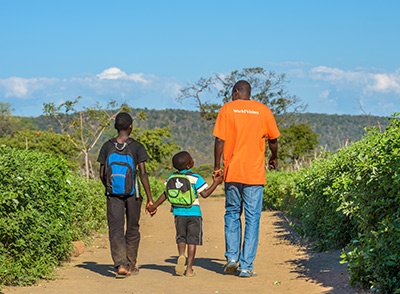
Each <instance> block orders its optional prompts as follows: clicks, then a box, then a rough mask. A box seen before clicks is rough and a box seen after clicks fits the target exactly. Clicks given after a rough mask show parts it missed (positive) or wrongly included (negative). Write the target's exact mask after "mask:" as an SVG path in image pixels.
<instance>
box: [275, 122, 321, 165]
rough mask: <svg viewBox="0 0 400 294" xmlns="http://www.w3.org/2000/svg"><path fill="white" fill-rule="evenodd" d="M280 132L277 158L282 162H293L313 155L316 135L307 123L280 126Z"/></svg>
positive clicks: (316, 144)
mask: <svg viewBox="0 0 400 294" xmlns="http://www.w3.org/2000/svg"><path fill="white" fill-rule="evenodd" d="M280 132H281V136H280V137H279V159H280V160H281V162H282V163H286V164H288V163H289V164H294V163H296V162H298V161H299V160H306V159H310V158H312V157H313V155H314V150H315V148H316V147H317V146H318V135H317V134H316V133H314V132H313V131H312V130H311V126H310V125H309V124H304V123H302V124H291V125H290V126H289V127H288V128H281V129H280Z"/></svg>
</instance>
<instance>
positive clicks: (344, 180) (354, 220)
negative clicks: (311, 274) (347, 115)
mask: <svg viewBox="0 0 400 294" xmlns="http://www.w3.org/2000/svg"><path fill="white" fill-rule="evenodd" d="M399 167H400V119H399V114H396V115H394V116H393V117H392V118H391V119H390V125H389V126H388V127H387V128H386V131H385V132H383V133H382V132H380V131H379V130H377V129H375V130H372V131H369V132H368V133H367V134H366V135H365V136H364V138H362V139H361V140H360V141H358V142H355V143H353V144H351V145H350V146H348V147H345V148H342V149H340V150H339V151H338V152H337V153H336V154H327V155H326V156H325V157H324V158H321V159H318V160H316V161H315V162H314V163H313V164H312V166H311V167H310V168H308V169H305V170H303V171H301V172H299V174H298V176H297V177H296V178H297V179H296V181H295V200H294V204H293V205H292V206H290V211H291V213H292V215H294V216H296V217H297V218H299V219H300V220H301V222H302V226H301V230H302V232H303V233H304V234H305V235H308V236H314V237H316V238H318V240H319V243H318V244H319V246H320V249H325V248H329V247H342V248H344V247H346V251H344V253H343V255H342V258H343V262H347V263H348V271H349V273H350V275H351V282H352V283H353V284H359V285H362V286H369V287H371V288H372V289H374V290H375V291H377V292H382V293H395V292H396V293H397V292H400V192H399V191H400V169H399Z"/></svg>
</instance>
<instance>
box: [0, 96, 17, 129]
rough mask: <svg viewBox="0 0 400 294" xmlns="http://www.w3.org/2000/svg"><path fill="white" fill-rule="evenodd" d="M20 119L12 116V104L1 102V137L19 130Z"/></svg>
mask: <svg viewBox="0 0 400 294" xmlns="http://www.w3.org/2000/svg"><path fill="white" fill-rule="evenodd" d="M17 124H18V119H17V118H15V117H13V116H11V104H10V103H4V102H0V137H3V136H5V135H7V134H13V133H15V132H16V131H17V128H18V126H17Z"/></svg>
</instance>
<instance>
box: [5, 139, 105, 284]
mask: <svg viewBox="0 0 400 294" xmlns="http://www.w3.org/2000/svg"><path fill="white" fill-rule="evenodd" d="M0 160H1V162H2V164H1V165H0V189H1V191H2V193H1V194H0V276H1V277H2V280H1V282H0V283H1V284H0V286H1V285H4V284H7V285H28V284H32V283H34V282H35V281H37V280H38V279H40V278H46V277H47V278H48V277H51V275H52V273H53V269H54V267H55V266H56V265H58V264H59V263H60V261H63V260H66V259H67V258H68V257H69V254H70V251H71V241H73V240H74V239H77V238H81V237H82V236H84V235H85V234H86V233H88V232H90V231H92V230H95V229H97V228H99V227H100V226H102V225H103V224H104V217H105V210H104V203H105V201H104V198H103V197H100V196H99V193H98V191H99V190H98V188H97V187H98V181H97V183H95V182H86V181H84V180H83V179H80V178H79V177H77V176H74V175H72V174H71V173H70V172H69V171H68V165H67V163H66V162H65V160H63V159H62V158H59V157H53V156H50V155H49V154H45V153H39V152H34V151H26V150H23V151H21V150H16V149H12V148H10V147H5V146H2V147H0Z"/></svg>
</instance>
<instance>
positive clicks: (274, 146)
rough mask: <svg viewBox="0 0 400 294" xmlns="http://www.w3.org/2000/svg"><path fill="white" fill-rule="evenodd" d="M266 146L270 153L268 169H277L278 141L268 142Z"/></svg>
mask: <svg viewBox="0 0 400 294" xmlns="http://www.w3.org/2000/svg"><path fill="white" fill-rule="evenodd" d="M268 146H269V149H270V150H271V153H272V154H271V157H270V158H269V161H268V168H269V169H276V168H277V167H278V139H271V140H268Z"/></svg>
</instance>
